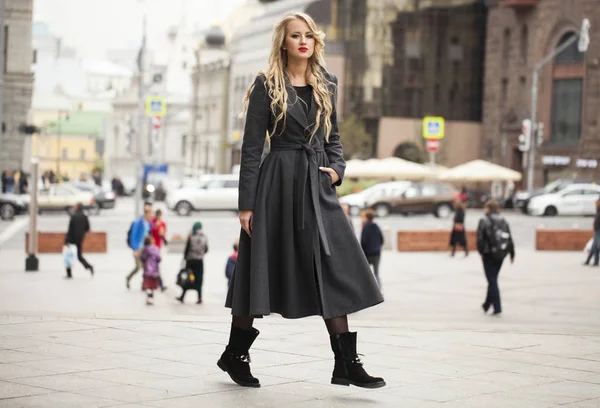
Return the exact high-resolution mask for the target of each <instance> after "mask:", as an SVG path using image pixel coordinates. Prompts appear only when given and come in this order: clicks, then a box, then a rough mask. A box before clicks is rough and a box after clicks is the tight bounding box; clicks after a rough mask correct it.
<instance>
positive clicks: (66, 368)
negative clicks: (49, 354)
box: [18, 358, 115, 374]
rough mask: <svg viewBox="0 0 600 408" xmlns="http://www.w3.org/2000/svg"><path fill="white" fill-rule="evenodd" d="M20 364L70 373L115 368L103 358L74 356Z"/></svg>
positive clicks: (57, 372) (60, 372)
mask: <svg viewBox="0 0 600 408" xmlns="http://www.w3.org/2000/svg"><path fill="white" fill-rule="evenodd" d="M18 365H20V366H23V367H28V368H39V369H41V370H45V371H51V372H53V373H55V374H70V373H78V372H82V371H94V370H103V369H109V368H115V365H114V364H112V363H108V362H102V361H101V360H99V361H95V362H90V361H83V360H80V359H72V358H55V359H50V360H40V361H27V362H24V363H18Z"/></svg>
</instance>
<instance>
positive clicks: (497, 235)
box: [477, 200, 515, 315]
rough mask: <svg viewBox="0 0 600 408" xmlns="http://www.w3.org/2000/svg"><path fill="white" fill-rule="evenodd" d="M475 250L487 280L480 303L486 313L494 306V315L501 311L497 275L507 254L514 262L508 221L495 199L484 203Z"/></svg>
mask: <svg viewBox="0 0 600 408" xmlns="http://www.w3.org/2000/svg"><path fill="white" fill-rule="evenodd" d="M477 251H478V252H479V253H480V254H481V259H482V261H483V269H484V271H485V277H486V279H487V282H488V289H487V296H486V298H485V302H483V304H482V305H481V307H482V308H483V311H484V312H485V313H487V311H488V310H489V308H490V307H491V306H494V313H493V314H494V315H499V314H500V313H502V305H501V303H500V288H499V287H498V275H499V274H500V269H501V268H502V263H503V262H504V258H506V256H507V255H510V262H511V263H514V262H515V245H514V241H513V238H512V234H511V233H510V227H509V225H508V222H507V221H506V220H505V219H504V218H503V217H502V216H501V215H500V204H498V202H497V201H496V200H489V201H488V202H486V203H485V216H484V217H483V218H482V219H481V220H480V221H479V226H478V227H477Z"/></svg>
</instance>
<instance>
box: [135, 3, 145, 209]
mask: <svg viewBox="0 0 600 408" xmlns="http://www.w3.org/2000/svg"><path fill="white" fill-rule="evenodd" d="M146 26H147V24H146V8H145V7H144V22H143V36H142V47H141V49H140V54H139V57H138V69H139V75H140V77H139V81H138V87H139V89H138V98H139V100H138V105H139V106H138V110H139V112H138V130H137V132H136V142H135V145H136V146H135V180H136V181H135V204H134V207H135V208H134V213H133V214H134V217H135V219H136V220H137V219H138V218H139V217H140V210H141V208H140V207H141V198H142V189H143V185H142V183H143V181H142V173H143V168H142V125H143V123H144V120H145V119H146V118H145V109H144V108H145V106H144V104H145V100H144V91H145V89H144V57H145V55H144V54H145V53H146Z"/></svg>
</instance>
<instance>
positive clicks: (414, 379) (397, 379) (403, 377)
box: [367, 367, 448, 386]
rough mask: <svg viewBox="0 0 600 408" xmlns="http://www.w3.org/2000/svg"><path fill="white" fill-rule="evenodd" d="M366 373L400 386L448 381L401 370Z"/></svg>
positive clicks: (392, 369)
mask: <svg viewBox="0 0 600 408" xmlns="http://www.w3.org/2000/svg"><path fill="white" fill-rule="evenodd" d="M367 369H368V367H367ZM368 372H370V373H371V374H372V375H374V376H380V377H383V378H384V379H385V381H386V382H387V383H388V384H398V385H402V386H405V385H419V384H428V383H432V382H435V381H442V380H447V379H448V377H447V376H445V375H439V374H431V373H422V372H418V371H408V370H405V369H403V368H388V369H385V370H383V369H381V370H379V369H378V370H377V371H374V370H369V371H368Z"/></svg>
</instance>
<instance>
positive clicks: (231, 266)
mask: <svg viewBox="0 0 600 408" xmlns="http://www.w3.org/2000/svg"><path fill="white" fill-rule="evenodd" d="M239 247H240V240H239V238H238V239H236V240H235V243H234V244H233V254H231V256H229V258H227V264H226V265H225V277H226V278H227V287H228V288H229V286H231V277H232V276H233V271H234V270H235V262H236V261H237V257H238V250H239Z"/></svg>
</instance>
